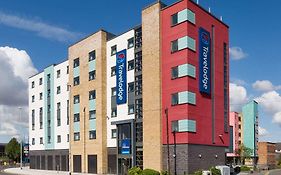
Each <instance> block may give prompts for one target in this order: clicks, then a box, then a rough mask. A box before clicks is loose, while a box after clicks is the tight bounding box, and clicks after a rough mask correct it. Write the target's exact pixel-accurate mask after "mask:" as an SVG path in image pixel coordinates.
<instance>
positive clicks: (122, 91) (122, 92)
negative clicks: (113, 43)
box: [116, 49, 127, 104]
mask: <svg viewBox="0 0 281 175" xmlns="http://www.w3.org/2000/svg"><path fill="white" fill-rule="evenodd" d="M126 63H127V52H126V49H124V50H122V51H120V52H118V53H117V54H116V93H117V95H116V96H117V98H116V103H117V104H124V103H126V102H127V64H126Z"/></svg>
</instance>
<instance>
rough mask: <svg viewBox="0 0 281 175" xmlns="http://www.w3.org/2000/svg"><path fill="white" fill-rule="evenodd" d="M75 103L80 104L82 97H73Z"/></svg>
mask: <svg viewBox="0 0 281 175" xmlns="http://www.w3.org/2000/svg"><path fill="white" fill-rule="evenodd" d="M73 103H74V104H77V103H80V97H79V95H75V96H74V97H73Z"/></svg>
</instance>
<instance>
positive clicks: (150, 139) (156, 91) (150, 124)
mask: <svg viewBox="0 0 281 175" xmlns="http://www.w3.org/2000/svg"><path fill="white" fill-rule="evenodd" d="M160 10H161V4H160V3H155V4H153V5H151V6H150V7H147V8H146V9H144V10H143V11H142V34H143V35H142V36H143V38H142V43H143V45H142V53H143V56H142V58H143V65H142V66H143V70H142V71H143V72H142V73H143V163H144V168H153V169H156V170H161V169H162V132H161V129H162V128H161V124H162V121H161V61H160V58H161V57H160V33H161V32H160Z"/></svg>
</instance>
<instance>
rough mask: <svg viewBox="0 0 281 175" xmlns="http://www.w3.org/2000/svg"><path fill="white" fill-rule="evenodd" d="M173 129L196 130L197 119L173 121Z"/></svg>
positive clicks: (182, 130)
mask: <svg viewBox="0 0 281 175" xmlns="http://www.w3.org/2000/svg"><path fill="white" fill-rule="evenodd" d="M172 131H176V132H196V121H195V120H187V119H184V120H176V121H172Z"/></svg>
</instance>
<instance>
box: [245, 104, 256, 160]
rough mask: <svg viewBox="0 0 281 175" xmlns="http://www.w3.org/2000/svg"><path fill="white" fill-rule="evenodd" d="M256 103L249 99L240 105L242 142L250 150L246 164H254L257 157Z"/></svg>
mask: <svg viewBox="0 0 281 175" xmlns="http://www.w3.org/2000/svg"><path fill="white" fill-rule="evenodd" d="M258 123H259V122H258V103H257V102H256V101H251V102H249V103H247V104H246V105H244V106H243V107H242V125H243V126H242V128H243V131H242V143H243V144H244V146H245V147H247V148H250V149H251V150H252V155H251V156H252V158H251V159H250V160H247V161H246V164H251V165H256V163H257V159H258V135H259V132H258V127H259V125H258Z"/></svg>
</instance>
